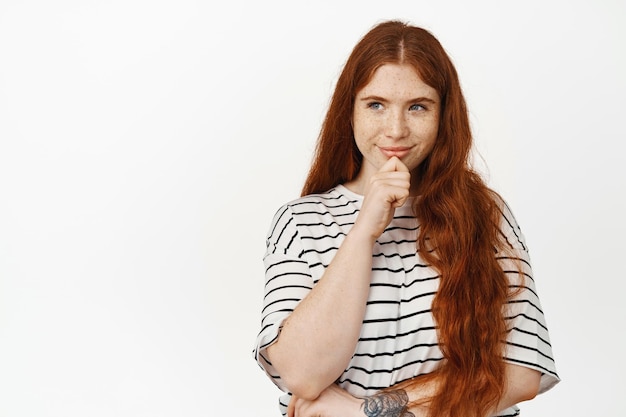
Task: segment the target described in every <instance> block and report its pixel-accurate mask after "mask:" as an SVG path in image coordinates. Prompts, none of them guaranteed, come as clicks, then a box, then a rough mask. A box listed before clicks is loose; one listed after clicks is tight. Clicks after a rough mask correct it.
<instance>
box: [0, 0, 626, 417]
mask: <svg viewBox="0 0 626 417" xmlns="http://www.w3.org/2000/svg"><path fill="white" fill-rule="evenodd" d="M387 18H400V19H403V20H408V21H411V22H412V23H415V24H418V25H422V26H424V27H426V28H428V29H431V30H432V31H433V32H434V34H435V35H436V36H437V37H438V38H439V39H440V40H441V42H442V43H443V44H444V46H445V47H446V49H447V50H448V51H449V53H450V55H451V57H452V59H453V60H454V62H455V63H456V65H457V69H458V71H459V73H460V77H461V81H462V84H463V87H464V90H465V93H466V98H467V100H468V102H469V106H470V110H471V121H472V125H473V129H474V133H475V136H476V145H477V150H478V152H479V153H480V155H481V156H482V158H483V161H484V164H483V163H481V166H482V169H483V170H484V171H485V173H486V175H488V179H489V183H490V184H491V185H492V186H493V187H494V188H496V189H497V190H498V191H500V192H501V193H502V194H503V195H504V196H505V198H506V199H507V200H508V201H509V203H510V204H511V206H512V207H513V210H514V212H515V214H516V216H517V218H518V220H519V222H520V223H521V225H522V229H523V231H524V232H525V234H526V238H527V241H528V243H529V245H530V247H531V255H532V258H533V261H534V268H535V275H536V279H537V286H538V290H539V294H540V297H541V299H542V302H543V306H544V311H545V313H546V316H547V319H548V324H549V327H550V330H551V336H552V341H553V346H554V353H555V355H556V360H557V366H558V370H559V372H560V374H561V376H562V378H563V382H562V383H561V384H560V385H558V386H557V387H556V388H555V389H554V390H553V391H551V392H549V393H547V394H545V395H543V396H540V397H538V398H537V399H535V400H534V401H532V402H531V403H528V404H523V405H522V407H523V414H524V415H525V416H545V415H568V416H590V415H593V416H608V415H618V414H619V412H621V410H622V409H623V405H622V404H621V396H622V395H623V393H624V392H625V391H626V384H625V382H624V378H623V374H624V372H626V366H625V359H624V352H625V351H626V345H625V343H624V341H623V338H620V337H619V335H620V333H621V332H622V330H623V326H624V322H625V321H626V309H625V306H624V302H623V294H624V291H625V289H626V288H625V285H624V281H625V278H626V276H625V275H624V269H623V267H622V263H623V259H624V255H623V251H624V249H625V245H624V236H625V234H626V227H625V226H624V221H623V220H622V219H623V213H624V212H625V211H626V207H625V203H624V200H623V196H624V192H625V191H626V184H625V177H626V171H625V169H624V163H623V157H622V149H623V142H624V140H625V139H626V127H625V124H624V113H625V112H624V111H625V110H626V109H625V105H624V97H626V81H625V77H624V74H626V52H625V51H626V47H625V42H624V39H626V29H625V27H626V6H625V2H624V1H610V0H604V1H591V0H588V1H537V0H532V1H526V2H503V1H474V2H463V1H456V2H451V1H441V2H426V1H419V0H407V1H396V2H380V1H343V2H340V1H317V2H309V3H307V4H304V3H303V4H298V3H296V2H288V1H283V2H273V1H264V2H255V1H243V2H242V1H231V2H220V3H219V4H216V5H211V4H209V2H201V1H191V0H179V1H173V0H170V1H142V0H123V1H122V0H116V1H101V2H99V1H95V0H94V1H83V0H75V1H71V0H60V1H55V2H46V1H41V0H40V1H34V0H20V1H18V0H14V1H10V0H9V1H7V0H3V1H0V416H2V417H22V416H28V417H31V416H33V417H34V416H37V417H44V416H45V417H48V416H50V417H52V416H55V417H56V416H58V417H61V416H62V417H73V416H81V417H82V416H93V417H96V416H106V417H109V416H133V417H137V416H150V417H158V416H214V415H234V416H240V415H241V416H244V415H246V416H260V417H271V416H277V415H278V412H277V406H276V398H277V396H278V395H279V392H278V390H277V389H276V388H274V386H273V385H272V384H271V382H270V381H269V380H268V379H267V378H266V377H265V375H264V374H263V373H262V371H261V370H260V369H259V368H258V367H257V365H256V364H255V363H254V361H253V359H252V354H251V352H252V348H253V345H254V339H255V336H256V333H257V331H258V326H259V309H260V305H261V297H262V285H263V266H262V261H261V258H262V255H263V250H264V245H265V242H264V239H265V233H266V231H267V228H268V226H269V222H270V220H271V217H272V215H273V214H274V211H275V210H276V209H277V208H278V207H279V205H281V204H282V203H284V202H285V201H287V200H290V199H292V198H294V197H297V196H298V194H299V190H300V186H301V184H302V180H303V178H304V175H305V174H306V171H307V166H308V163H309V160H310V155H311V151H312V149H313V145H314V141H315V138H316V136H317V133H318V129H319V125H320V121H321V119H322V117H323V114H324V111H325V109H326V104H327V102H328V98H329V95H330V93H331V91H332V88H333V83H334V81H335V79H336V76H337V75H338V72H339V70H340V68H341V66H342V64H343V62H344V60H345V59H346V57H347V55H348V53H349V52H350V50H351V48H352V46H353V45H354V44H355V42H356V41H357V40H358V39H359V38H360V36H361V35H363V34H364V33H365V32H366V31H367V30H368V29H369V28H370V27H371V26H372V25H374V24H375V23H377V22H378V21H380V20H381V19H387ZM479 162H480V161H479ZM487 169H488V170H487Z"/></svg>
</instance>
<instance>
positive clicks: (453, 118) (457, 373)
mask: <svg viewBox="0 0 626 417" xmlns="http://www.w3.org/2000/svg"><path fill="white" fill-rule="evenodd" d="M390 63H396V64H409V65H411V66H413V68H415V70H416V71H417V73H418V74H419V75H420V77H421V79H422V80H423V81H424V82H425V83H426V84H428V85H430V86H431V87H433V88H434V89H435V90H437V92H438V93H439V97H440V99H441V110H440V121H439V131H438V137H437V140H436V142H435V146H434V148H433V150H432V152H431V154H430V155H429V156H428V157H427V159H426V160H424V162H422V164H421V165H420V166H419V167H418V171H419V172H418V173H417V178H420V180H421V181H420V191H421V193H420V195H421V197H420V198H419V199H415V206H414V211H415V215H416V217H417V218H418V219H419V222H420V233H419V236H418V241H417V250H418V251H419V252H420V255H421V256H422V258H423V259H424V260H425V261H426V262H428V263H429V264H431V265H432V266H433V267H434V268H435V269H436V270H437V271H438V272H439V274H440V285H439V290H438V292H437V295H436V296H435V298H434V300H433V303H432V312H433V316H434V318H435V322H436V324H437V332H438V338H439V343H440V348H441V351H442V352H443V355H444V358H445V360H444V361H443V364H442V365H441V366H440V367H439V368H438V369H437V370H436V371H435V372H434V373H433V374H430V375H427V376H425V377H423V378H416V379H412V380H409V381H405V382H404V383H403V384H402V386H404V387H406V386H410V385H411V384H420V383H422V382H423V380H424V379H435V378H436V380H437V381H438V383H437V386H438V387H439V388H438V389H437V391H436V393H435V394H434V396H433V397H432V398H430V400H429V409H430V413H431V415H433V416H439V415H446V416H450V417H460V416H463V417H478V416H481V417H482V416H484V415H486V413H487V412H488V411H490V410H491V411H493V408H494V407H495V406H496V405H497V403H498V401H499V400H500V398H501V396H502V393H503V390H504V383H505V375H504V374H505V365H504V361H503V352H504V345H503V340H504V339H505V333H506V325H505V321H504V317H503V306H504V305H505V303H506V300H507V297H508V295H509V294H508V288H509V286H508V281H507V278H506V276H505V274H504V272H503V271H502V268H501V267H500V266H499V264H498V262H497V260H496V257H495V249H498V248H502V247H503V246H504V245H503V243H502V242H501V241H500V235H499V228H498V225H499V221H500V216H501V214H500V211H499V208H498V206H499V197H498V195H497V194H496V193H495V192H494V191H492V190H490V189H489V188H488V187H487V186H486V185H485V183H484V181H483V180H482V179H481V177H480V175H478V174H477V173H476V172H475V171H474V170H472V168H471V166H470V164H469V155H470V150H471V147H472V134H471V129H470V124H469V119H468V113H467V108H466V104H465V99H464V98H463V94H462V92H461V86H460V83H459V79H458V75H457V73H456V70H455V68H454V65H453V64H452V62H451V60H450V58H449V57H448V55H447V54H446V52H445V50H444V49H443V47H442V46H441V44H440V43H439V41H438V40H437V39H436V38H435V37H434V36H433V35H432V34H431V33H430V32H428V31H427V30H424V29H421V28H418V27H415V26H411V25H408V24H406V23H403V22H398V21H388V22H383V23H381V24H379V25H377V26H375V27H374V28H373V29H372V30H370V31H369V32H368V33H367V34H366V35H365V36H364V37H363V38H362V39H361V41H360V42H359V43H358V44H357V45H356V46H355V48H354V50H353V51H352V53H351V55H350V57H349V58H348V60H347V62H346V64H345V66H344V68H343V71H342V73H341V75H340V77H339V79H338V81H337V84H336V87H335V91H334V94H333V96H332V99H331V102H330V106H329V109H328V112H327V114H326V118H325V120H324V123H323V125H322V129H321V132H320V136H319V139H318V143H317V148H316V152H315V155H314V158H313V163H312V166H311V169H310V171H309V174H308V177H307V179H306V181H305V184H304V187H303V190H302V195H308V194H312V193H318V192H324V191H327V190H328V189H330V188H332V187H334V186H336V185H337V184H341V183H345V182H347V181H350V180H352V179H354V178H355V176H356V175H357V173H358V172H359V169H360V168H361V163H362V159H363V157H362V155H361V154H360V152H359V150H358V148H357V147H356V144H355V141H354V136H353V131H352V125H351V119H352V113H353V109H354V101H355V97H356V94H357V93H358V91H359V90H360V89H362V88H363V87H364V86H365V85H366V84H367V83H368V82H369V80H370V79H371V77H372V75H373V74H374V72H375V71H376V70H377V69H378V68H379V67H380V66H382V65H384V64H390ZM504 249H506V248H504Z"/></svg>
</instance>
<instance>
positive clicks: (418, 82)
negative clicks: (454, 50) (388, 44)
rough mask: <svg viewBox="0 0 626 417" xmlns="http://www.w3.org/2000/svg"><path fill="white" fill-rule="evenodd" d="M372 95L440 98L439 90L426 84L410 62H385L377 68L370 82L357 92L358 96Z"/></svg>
mask: <svg viewBox="0 0 626 417" xmlns="http://www.w3.org/2000/svg"><path fill="white" fill-rule="evenodd" d="M370 95H372V96H379V97H388V96H389V98H407V99H411V98H416V97H427V98H430V99H432V100H437V99H438V98H439V94H438V93H437V91H436V90H435V89H434V88H432V87H431V86H429V85H428V84H426V83H425V82H424V81H423V80H422V78H421V77H420V76H419V74H418V73H417V71H416V70H415V68H413V67H412V66H411V65H408V64H385V65H382V66H380V67H379V68H378V69H376V71H374V74H373V75H372V78H371V79H370V80H369V82H368V83H367V84H366V85H365V86H364V87H363V88H362V89H361V90H359V91H358V92H357V97H366V96H370Z"/></svg>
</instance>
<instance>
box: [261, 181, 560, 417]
mask: <svg viewBox="0 0 626 417" xmlns="http://www.w3.org/2000/svg"><path fill="white" fill-rule="evenodd" d="M362 201H363V197H362V196H360V195H357V194H355V193H353V192H351V191H350V190H348V189H347V188H345V187H344V186H342V185H339V186H337V187H335V188H333V189H332V190H330V191H329V192H327V193H324V194H316V195H310V196H305V197H302V198H299V199H297V200H294V201H292V202H290V203H288V204H286V205H284V206H282V207H281V208H280V209H279V210H278V212H277V213H276V215H275V216H274V219H273V221H272V224H271V227H270V230H269V232H268V236H267V251H266V254H265V257H264V263H265V268H266V284H265V297H264V306H263V310H262V315H261V316H262V319H261V331H260V333H259V335H258V338H257V344H256V347H255V349H254V355H255V358H256V360H257V362H258V363H259V365H260V366H261V367H262V368H263V369H264V370H265V372H266V373H267V374H268V376H269V377H270V378H271V379H272V380H273V381H274V383H275V384H276V385H277V386H278V387H279V388H280V389H281V390H283V391H285V392H287V388H286V387H285V386H284V384H283V383H282V382H281V379H280V375H278V373H277V372H276V370H275V369H274V368H273V367H272V364H271V363H270V362H269V361H268V360H267V356H266V355H265V350H266V349H267V347H268V346H269V345H271V344H272V343H273V342H275V341H276V339H277V338H278V334H279V332H280V328H281V325H282V323H283V321H284V320H285V319H286V318H287V317H288V316H289V314H290V313H291V312H292V311H293V310H294V308H295V307H296V306H297V305H298V303H299V302H300V300H302V299H303V298H304V297H305V296H306V295H307V294H308V292H309V291H310V290H311V289H312V288H313V286H314V285H315V284H316V283H317V281H318V280H319V279H320V278H321V277H322V274H323V273H324V270H325V268H326V267H327V266H328V264H329V263H330V262H331V260H332V259H333V257H334V256H335V253H336V252H337V249H338V248H339V246H340V245H341V244H342V242H343V239H344V238H345V236H346V234H347V233H348V231H349V230H350V228H351V227H352V225H353V224H354V222H355V220H356V217H357V215H358V213H359V210H360V208H361V203H362ZM411 203H412V201H411V200H409V201H408V202H407V203H405V204H404V206H403V207H400V208H398V209H396V211H395V215H394V218H393V220H392V221H391V223H390V224H389V225H388V226H387V228H386V230H385V232H384V233H383V234H382V235H381V236H380V237H379V239H378V240H377V241H376V243H375V244H374V249H373V265H372V276H371V284H370V293H369V299H368V301H367V308H366V312H365V317H364V320H363V325H362V329H361V334H360V338H359V342H358V344H357V346H356V350H355V353H354V356H353V357H352V359H351V361H350V363H349V365H348V367H347V368H346V370H345V371H344V373H343V374H342V375H341V377H340V378H339V380H338V383H339V385H340V386H341V387H342V388H344V389H346V390H347V391H348V392H350V393H351V394H352V395H354V396H358V397H361V396H366V395H371V394H374V393H375V392H376V391H378V390H380V389H382V388H386V387H389V386H391V385H394V384H396V383H398V382H400V381H403V380H406V379H409V378H412V377H414V376H417V375H422V374H425V373H429V372H432V371H433V370H434V369H435V368H436V367H437V366H438V364H439V363H440V361H441V360H442V359H443V355H442V353H441V351H440V350H439V347H438V341H437V332H436V329H435V324H434V321H433V316H432V313H431V310H430V307H431V303H432V300H433V297H434V295H435V293H436V291H437V288H438V285H439V276H438V274H437V272H436V271H435V270H434V269H432V268H431V267H430V266H428V265H427V264H426V263H425V262H424V261H423V260H422V259H421V258H420V255H419V252H417V251H416V239H417V234H418V231H419V225H418V222H417V219H416V218H415V217H414V216H413V214H412V209H411V205H412V204H411ZM502 212H503V216H502V223H501V231H502V233H503V235H504V236H505V237H506V239H507V240H508V242H509V243H510V244H511V245H512V246H513V247H514V249H515V252H516V256H517V257H518V258H519V260H521V265H522V266H523V268H524V271H523V272H524V274H525V278H526V279H525V281H524V283H523V290H522V291H521V292H520V293H519V294H517V295H516V296H515V298H514V299H512V300H510V302H509V303H507V306H506V309H505V314H506V318H507V324H508V326H509V329H510V331H509V333H508V337H507V349H506V354H505V356H506V360H507V361H509V362H511V363H515V364H518V365H522V366H528V367H530V368H533V369H536V370H538V371H540V372H541V373H542V378H541V387H540V392H544V391H546V390H548V389H550V388H551V387H552V386H554V385H555V384H556V383H557V382H558V381H559V378H558V375H557V373H556V368H555V364H554V360H553V359H552V348H551V346H550V338H549V335H548V329H547V327H546V323H545V318H544V315H543V312H542V310H541V304H540V302H539V298H538V297H537V292H536V290H535V285H534V281H533V277H532V270H531V267H530V261H529V257H528V251H527V248H526V244H525V242H524V237H523V235H522V233H521V231H520V228H519V226H518V225H517V223H516V221H515V218H514V217H513V215H512V213H511V212H510V211H509V209H508V207H507V206H506V205H503V207H502ZM496 256H498V259H499V262H500V264H501V265H502V268H503V270H504V271H505V272H506V271H509V272H507V274H510V275H511V277H512V282H513V278H514V279H516V280H517V281H515V282H516V283H519V282H518V281H519V279H518V274H517V263H516V261H515V260H514V259H511V257H510V256H509V257H507V256H504V255H502V254H497V255H496ZM338 319H339V320H340V319H341V318H338ZM288 401H289V395H288V394H286V395H284V396H282V397H281V399H280V408H281V411H282V412H283V414H284V413H285V412H286V405H287V404H288ZM518 414H519V410H518V409H517V407H512V408H510V409H508V410H504V411H503V412H501V413H500V414H499V415H501V416H514V415H518Z"/></svg>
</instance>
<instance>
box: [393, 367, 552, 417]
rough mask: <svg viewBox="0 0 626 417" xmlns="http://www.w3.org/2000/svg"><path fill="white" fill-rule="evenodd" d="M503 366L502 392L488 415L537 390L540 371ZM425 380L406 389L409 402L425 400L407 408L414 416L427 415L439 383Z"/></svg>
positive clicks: (533, 394) (527, 397) (526, 398)
mask: <svg viewBox="0 0 626 417" xmlns="http://www.w3.org/2000/svg"><path fill="white" fill-rule="evenodd" d="M505 367H506V369H505V387H504V393H503V395H502V398H501V399H500V402H499V403H498V405H497V406H496V407H495V409H494V410H492V411H491V412H490V413H489V414H488V415H489V416H490V415H493V414H496V413H497V412H498V411H502V410H505V409H507V408H509V407H512V406H514V405H516V404H518V403H521V402H523V401H527V400H531V399H533V398H535V396H536V395H537V392H538V391H539V382H540V379H541V373H540V372H538V371H535V370H534V369H530V368H527V367H524V366H518V365H513V364H509V363H507V364H506V365H505ZM418 378H419V377H418ZM425 381H426V382H425V383H424V384H419V383H418V384H417V385H413V386H410V387H409V388H407V390H406V392H407V395H408V402H409V403H413V402H422V401H425V403H424V405H422V406H419V405H417V406H413V407H410V408H409V411H411V412H412V413H414V415H415V416H416V417H420V416H426V415H427V410H428V398H429V397H431V396H432V395H434V394H435V392H436V391H437V385H438V383H439V381H437V380H436V379H429V378H426V380H425ZM392 389H393V387H392ZM486 417H487V416H486Z"/></svg>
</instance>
